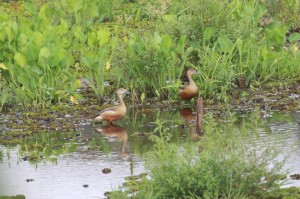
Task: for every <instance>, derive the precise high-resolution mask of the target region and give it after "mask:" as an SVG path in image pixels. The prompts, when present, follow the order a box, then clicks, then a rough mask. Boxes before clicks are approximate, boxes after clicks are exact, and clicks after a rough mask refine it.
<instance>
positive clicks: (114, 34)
mask: <svg viewBox="0 0 300 199" xmlns="http://www.w3.org/2000/svg"><path fill="white" fill-rule="evenodd" d="M299 8H300V5H299V1H298V0H276V1H262V0H251V1H244V0H234V1H219V0H212V1H211V0H184V1H177V0H168V1H138V2H136V1H125V0H124V1H121V0H113V1H110V0H102V1H86V0H81V1H77V0H69V1H60V0H54V1H39V0H29V1H1V2H0V11H1V14H0V19H1V20H0V21H1V22H0V46H1V47H0V90H1V94H0V107H1V109H2V107H3V106H4V105H5V104H7V103H18V104H21V105H22V106H23V107H26V108H27V109H29V108H32V107H33V108H35V109H39V108H43V107H47V106H50V105H52V104H54V103H58V104H60V103H61V102H68V101H70V99H71V101H74V99H80V98H81V95H80V93H78V92H77V88H79V87H80V86H81V84H80V79H81V78H86V79H87V80H88V81H89V82H90V84H89V86H90V87H91V90H92V91H93V93H94V94H95V96H96V97H97V98H98V101H101V100H102V99H103V95H104V94H105V92H110V91H106V89H105V86H104V82H105V81H106V80H108V81H110V82H113V84H114V86H116V87H118V86H119V85H123V86H125V87H128V88H130V89H131V90H132V91H134V92H133V93H135V94H137V95H141V99H142V101H143V100H144V98H145V97H153V96H158V97H160V98H165V99H166V98H167V99H169V100H172V99H176V98H177V94H176V93H177V90H178V87H179V85H180V84H181V82H180V80H179V79H178V78H180V77H182V75H184V70H185V68H188V67H195V68H196V69H197V70H198V71H199V72H200V74H201V75H200V77H198V78H197V79H196V83H197V84H198V86H199V87H200V91H201V92H200V95H202V96H204V97H206V98H212V97H217V99H219V100H223V101H226V100H227V99H228V98H229V97H230V96H229V92H230V91H232V90H233V89H235V88H237V87H241V88H245V87H249V86H257V85H264V84H265V83H266V82H270V81H277V80H286V79H289V80H291V79H292V80H294V81H295V80H298V79H299V78H300V77H299V74H300V68H299V65H298V63H299V62H300V53H299V51H298V48H299V39H300V34H299V32H297V31H298V29H299V27H300V24H299V15H300V9H299ZM288 30H289V33H288V34H287V31H288ZM215 93H218V94H215ZM215 95H217V96H215Z"/></svg>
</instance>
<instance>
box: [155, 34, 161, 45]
mask: <svg viewBox="0 0 300 199" xmlns="http://www.w3.org/2000/svg"><path fill="white" fill-rule="evenodd" d="M161 42H162V38H161V36H160V35H159V34H158V32H155V33H154V37H153V44H154V45H155V46H159V45H160V43H161Z"/></svg>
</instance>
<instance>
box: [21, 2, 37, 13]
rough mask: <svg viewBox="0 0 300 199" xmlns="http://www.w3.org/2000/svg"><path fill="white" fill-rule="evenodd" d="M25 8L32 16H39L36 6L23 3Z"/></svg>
mask: <svg viewBox="0 0 300 199" xmlns="http://www.w3.org/2000/svg"><path fill="white" fill-rule="evenodd" d="M23 6H24V8H25V10H26V11H28V12H30V14H31V15H36V14H37V9H36V6H35V5H34V4H32V3H29V2H23Z"/></svg>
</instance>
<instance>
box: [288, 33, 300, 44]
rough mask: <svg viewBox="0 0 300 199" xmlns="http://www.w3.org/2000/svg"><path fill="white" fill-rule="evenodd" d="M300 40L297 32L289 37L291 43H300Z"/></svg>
mask: <svg viewBox="0 0 300 199" xmlns="http://www.w3.org/2000/svg"><path fill="white" fill-rule="evenodd" d="M299 39H300V34H299V33H297V32H294V33H292V34H291V35H290V36H289V41H290V42H291V43H293V42H295V41H298V40H299Z"/></svg>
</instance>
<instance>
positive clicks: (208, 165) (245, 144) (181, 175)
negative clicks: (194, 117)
mask: <svg viewBox="0 0 300 199" xmlns="http://www.w3.org/2000/svg"><path fill="white" fill-rule="evenodd" d="M251 117H252V119H255V118H257V116H256V115H255V114H254V115H253V116H251ZM229 121H231V122H228V123H226V124H224V123H222V125H219V124H218V123H217V122H216V121H215V119H213V118H212V117H211V116H209V115H207V116H206V125H205V130H204V131H205V134H204V135H203V136H202V137H201V138H200V141H199V142H196V143H185V144H182V145H180V146H179V145H177V144H174V143H173V144H172V143H168V142H167V141H166V140H165V139H164V137H157V136H153V137H152V138H153V139H154V141H155V147H154V151H153V152H150V154H149V155H150V156H148V158H147V159H146V165H147V167H148V169H149V170H150V176H151V180H150V181H149V182H148V184H149V186H148V187H145V188H144V189H142V192H141V193H143V194H145V193H147V191H149V192H155V193H156V195H155V196H154V198H174V197H179V198H184V197H193V198H249V197H254V198H261V197H264V196H265V195H266V194H267V193H268V192H270V191H277V190H279V188H280V185H281V184H282V183H283V182H282V176H284V172H283V171H282V166H283V164H284V161H281V160H279V159H278V154H279V151H278V150H276V149H275V148H274V147H272V142H274V141H276V140H263V141H262V140H260V139H262V138H261V137H260V136H257V134H258V133H259V132H258V129H260V128H262V127H263V123H261V122H257V121H253V123H252V126H243V125H241V126H238V127H237V126H236V125H235V123H234V121H235V117H234V116H232V117H231V118H229ZM262 142H263V145H262V144H260V143H262ZM145 190H147V191H145ZM146 195H147V194H146ZM140 198H143V196H142V195H141V196H140Z"/></svg>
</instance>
